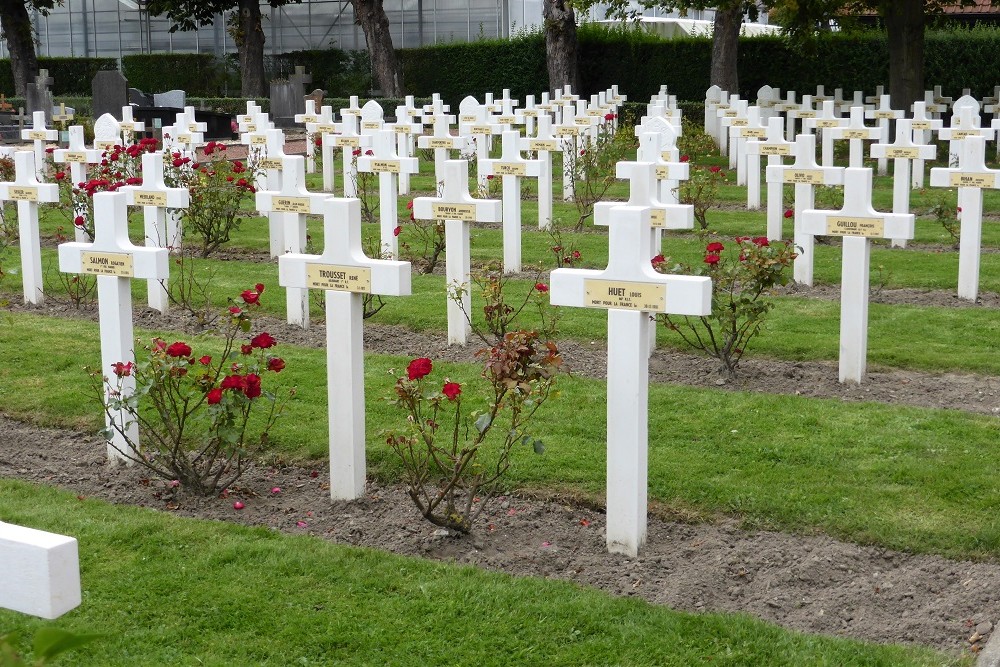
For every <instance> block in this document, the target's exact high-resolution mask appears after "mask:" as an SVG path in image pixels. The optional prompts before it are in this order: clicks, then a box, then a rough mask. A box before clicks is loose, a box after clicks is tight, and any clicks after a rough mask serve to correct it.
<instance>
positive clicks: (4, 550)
mask: <svg viewBox="0 0 1000 667" xmlns="http://www.w3.org/2000/svg"><path fill="white" fill-rule="evenodd" d="M0 572H2V573H3V575H2V576H3V585H2V586H0V608H3V609H11V610H13V611H17V612H21V613H22V614H30V615H31V616H39V617H41V618H47V619H53V618H58V617H60V616H62V615H63V614H65V613H66V612H68V611H69V610H71V609H75V608H76V607H79V606H80V601H81V599H82V597H81V589H80V554H79V545H78V544H77V541H76V539H75V538H72V537H66V536H64V535H56V534H54V533H47V532H44V531H41V530H35V529H33V528H25V527H23V526H15V525H14V524H12V523H4V522H3V521H0Z"/></svg>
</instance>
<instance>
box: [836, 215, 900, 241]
mask: <svg viewBox="0 0 1000 667" xmlns="http://www.w3.org/2000/svg"><path fill="white" fill-rule="evenodd" d="M826 233H827V234H828V235H830V236H868V237H871V238H883V237H884V236H885V218H851V217H848V216H843V215H831V216H829V217H827V219H826Z"/></svg>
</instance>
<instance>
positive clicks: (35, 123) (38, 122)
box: [21, 111, 59, 180]
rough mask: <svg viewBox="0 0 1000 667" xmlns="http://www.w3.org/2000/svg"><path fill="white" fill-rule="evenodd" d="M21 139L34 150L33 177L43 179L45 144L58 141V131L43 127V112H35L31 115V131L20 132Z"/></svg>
mask: <svg viewBox="0 0 1000 667" xmlns="http://www.w3.org/2000/svg"><path fill="white" fill-rule="evenodd" d="M21 138H22V139H26V140H28V141H31V142H32V144H34V150H35V169H36V171H35V177H36V178H38V180H42V179H43V178H44V174H43V173H42V170H43V168H44V166H45V142H46V141H59V130H50V129H48V128H47V127H45V112H44V111H35V112H34V113H32V114H31V129H30V130H29V129H23V130H21Z"/></svg>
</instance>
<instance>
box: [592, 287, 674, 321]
mask: <svg viewBox="0 0 1000 667" xmlns="http://www.w3.org/2000/svg"><path fill="white" fill-rule="evenodd" d="M583 288H584V293H585V297H584V306H586V307H588V308H614V309H619V310H644V311H648V312H654V313H660V312H664V311H665V310H666V309H667V286H666V285H658V284H655V283H635V282H624V281H619V280H585V281H584V283H583Z"/></svg>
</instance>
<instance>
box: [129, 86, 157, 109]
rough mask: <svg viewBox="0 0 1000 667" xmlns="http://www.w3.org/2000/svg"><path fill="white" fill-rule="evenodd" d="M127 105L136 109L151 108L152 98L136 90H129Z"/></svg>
mask: <svg viewBox="0 0 1000 667" xmlns="http://www.w3.org/2000/svg"><path fill="white" fill-rule="evenodd" d="M128 103H129V104H134V105H135V106H137V107H151V106H153V96H152V95H147V94H146V93H144V92H142V91H141V90H139V89H138V88H129V89H128Z"/></svg>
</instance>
